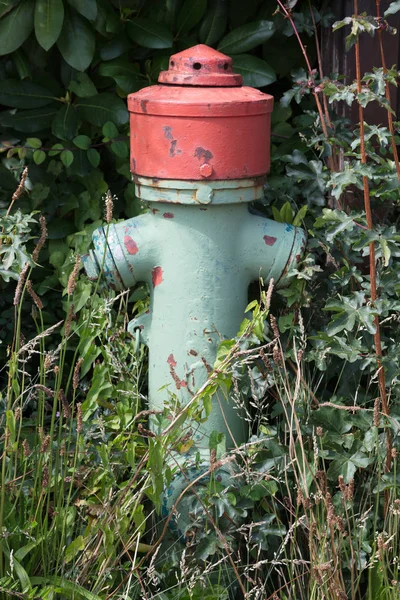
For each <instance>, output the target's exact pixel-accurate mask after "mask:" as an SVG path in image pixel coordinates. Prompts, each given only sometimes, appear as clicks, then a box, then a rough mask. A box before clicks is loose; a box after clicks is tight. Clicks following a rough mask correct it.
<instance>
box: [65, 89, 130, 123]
mask: <svg viewBox="0 0 400 600" xmlns="http://www.w3.org/2000/svg"><path fill="white" fill-rule="evenodd" d="M75 106H76V107H77V109H78V111H79V114H80V115H81V117H82V118H83V119H86V121H88V122H89V123H91V124H92V125H97V126H98V127H102V126H103V125H104V123H106V122H107V121H112V122H113V123H115V124H116V125H125V124H126V123H127V122H128V118H129V116H128V111H127V108H126V105H125V102H123V101H122V100H121V98H118V97H117V96H115V95H114V94H108V93H105V94H98V95H97V96H92V97H91V98H82V99H80V100H79V102H78V103H76V105H75Z"/></svg>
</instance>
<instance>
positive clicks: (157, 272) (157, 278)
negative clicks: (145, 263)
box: [151, 267, 163, 287]
mask: <svg viewBox="0 0 400 600" xmlns="http://www.w3.org/2000/svg"><path fill="white" fill-rule="evenodd" d="M151 279H152V282H153V287H156V286H157V285H160V283H162V281H163V270H162V268H161V267H154V269H153V270H152V272H151Z"/></svg>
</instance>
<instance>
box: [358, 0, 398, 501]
mask: <svg viewBox="0 0 400 600" xmlns="http://www.w3.org/2000/svg"><path fill="white" fill-rule="evenodd" d="M378 1H379V0H378ZM357 15H358V0H354V16H355V17H357ZM355 53H356V80H357V92H358V93H359V94H360V93H361V66H360V65H361V62H360V41H359V38H357V42H356V44H355ZM358 114H359V119H360V153H361V162H362V163H363V164H366V162H367V153H366V150H365V127H364V109H363V107H362V106H361V104H360V103H359V104H358ZM363 189H364V208H365V214H366V217H367V225H368V229H370V230H372V229H373V219H372V211H371V199H370V194H369V183H368V177H366V176H365V175H364V176H363ZM369 274H370V293H371V303H372V304H374V303H375V301H376V299H377V287H376V259H375V243H374V242H371V243H370V244H369ZM374 321H375V327H376V333H375V334H374V342H375V353H376V357H377V364H378V385H379V394H380V398H381V403H382V412H383V413H384V414H385V415H389V405H388V399H387V394H386V378H385V369H384V367H383V365H382V360H381V359H382V343H381V332H380V326H379V317H378V315H376V316H375V319H374ZM391 450H392V441H391V436H390V433H389V432H388V433H387V436H386V470H387V471H389V470H390V466H391V463H392V456H391ZM385 499H386V500H387V498H386V497H385ZM385 504H386V506H387V501H386V503H385Z"/></svg>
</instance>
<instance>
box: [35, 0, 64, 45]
mask: <svg viewBox="0 0 400 600" xmlns="http://www.w3.org/2000/svg"><path fill="white" fill-rule="evenodd" d="M63 22H64V4H63V2H62V0H36V4H35V18H34V24H35V35H36V39H37V41H38V42H39V44H40V45H41V46H42V48H43V49H44V50H50V48H51V47H52V46H53V45H54V44H55V43H56V41H57V40H58V38H59V35H60V33H61V29H62V26H63Z"/></svg>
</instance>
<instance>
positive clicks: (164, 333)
mask: <svg viewBox="0 0 400 600" xmlns="http://www.w3.org/2000/svg"><path fill="white" fill-rule="evenodd" d="M159 82H160V85H155V86H152V87H146V88H144V89H142V90H140V91H139V92H137V93H134V94H131V95H130V96H129V97H128V107H129V111H130V129H131V171H132V173H133V177H134V180H135V184H136V194H137V196H138V197H139V198H141V199H142V200H143V201H146V202H148V206H149V211H148V212H147V213H145V214H142V215H140V216H138V217H135V218H133V219H129V220H127V221H123V222H120V223H117V224H116V225H110V226H109V227H108V228H106V227H104V228H100V229H98V230H97V231H96V232H95V233H94V235H93V242H94V250H92V251H91V252H90V255H87V256H86V257H85V258H84V265H85V269H86V271H87V274H88V276H89V277H90V278H93V279H96V278H97V277H98V275H99V273H100V270H101V267H102V275H103V277H104V279H105V281H106V283H107V284H108V285H109V287H112V288H114V289H116V290H124V289H128V288H131V287H133V286H134V285H135V284H136V283H137V282H147V283H148V284H149V286H150V310H149V311H148V312H147V313H146V314H144V315H142V316H139V317H138V318H136V319H134V321H133V322H131V323H130V326H129V329H130V331H131V332H132V333H134V332H139V333H140V336H141V339H142V340H143V341H144V342H145V343H146V344H147V345H148V347H149V408H150V409H156V410H160V409H161V410H162V409H163V407H164V405H165V403H166V401H167V400H168V398H169V397H171V392H172V393H173V394H174V395H175V397H177V398H178V399H179V401H180V402H181V403H183V404H185V403H187V402H188V401H189V400H190V399H191V398H192V397H193V395H194V394H195V392H196V391H197V390H198V389H199V388H200V387H201V386H202V385H203V383H204V382H205V381H206V380H207V377H208V375H209V371H210V370H211V369H212V367H213V364H214V362H215V358H216V351H217V347H218V345H219V343H220V342H221V340H222V339H224V338H228V339H230V338H232V337H234V336H235V335H236V333H237V331H238V328H239V325H240V323H241V321H242V320H243V317H244V310H245V307H246V305H247V302H248V296H247V295H248V287H249V284H250V283H251V282H252V281H254V280H256V279H258V278H259V277H260V276H261V277H262V278H263V280H264V282H268V281H269V280H270V279H271V278H273V279H274V282H275V288H276V287H279V286H282V285H283V284H284V283H285V276H286V273H287V272H288V271H289V269H290V267H291V266H292V265H294V264H295V263H296V262H298V261H299V259H300V257H301V255H302V253H303V248H304V244H305V234H304V232H303V231H302V230H301V229H299V228H295V227H293V226H291V225H288V224H282V223H276V222H274V221H271V220H269V219H267V218H264V217H260V216H255V215H254V214H251V213H250V212H249V210H248V206H249V203H251V202H253V201H254V200H258V199H260V198H262V197H263V184H264V182H265V178H266V174H267V173H268V171H269V162H270V157H269V146H270V115H271V111H272V106H273V98H272V96H269V95H268V94H264V93H262V92H260V91H258V90H256V89H253V88H250V87H244V86H242V77H241V75H238V74H235V73H233V72H232V60H231V58H229V57H228V56H225V55H224V54H221V53H220V52H217V51H216V50H213V49H211V48H209V47H208V46H205V45H198V46H195V47H193V48H190V49H189V50H185V51H184V52H180V53H179V54H175V55H173V56H172V57H171V59H170V61H169V70H168V71H164V72H162V73H161V74H160V76H159ZM106 231H107V235H106ZM214 430H217V431H218V432H221V433H224V434H225V436H226V440H227V447H232V446H233V443H234V442H235V443H236V444H241V443H243V442H244V441H245V439H246V427H245V426H244V421H243V419H242V418H241V417H240V413H239V412H238V411H237V410H236V409H235V408H234V407H233V406H232V405H231V404H230V403H229V402H224V403H221V402H220V401H215V402H213V407H212V412H211V415H210V416H209V418H208V420H207V421H206V422H205V423H203V424H202V425H201V426H197V427H196V429H195V431H194V433H193V439H194V445H193V446H192V448H191V453H192V455H194V454H196V453H199V454H200V456H201V457H202V458H203V459H204V460H205V461H208V465H209V464H210V463H209V436H210V433H211V432H212V431H214ZM192 470H193V466H192ZM189 471H190V469H189ZM197 475H198V472H197V473H196V472H194V473H192V474H191V475H190V477H192V478H193V477H195V476H197ZM187 482H188V479H187V477H186V478H185V479H182V478H181V479H180V478H179V475H177V477H176V478H175V480H174V481H173V482H172V484H171V489H170V490H168V493H166V494H165V501H164V509H165V511H167V512H168V510H169V509H170V508H171V506H172V505H173V502H174V501H175V500H176V498H177V494H178V491H179V490H181V489H183V487H184V486H187Z"/></svg>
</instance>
